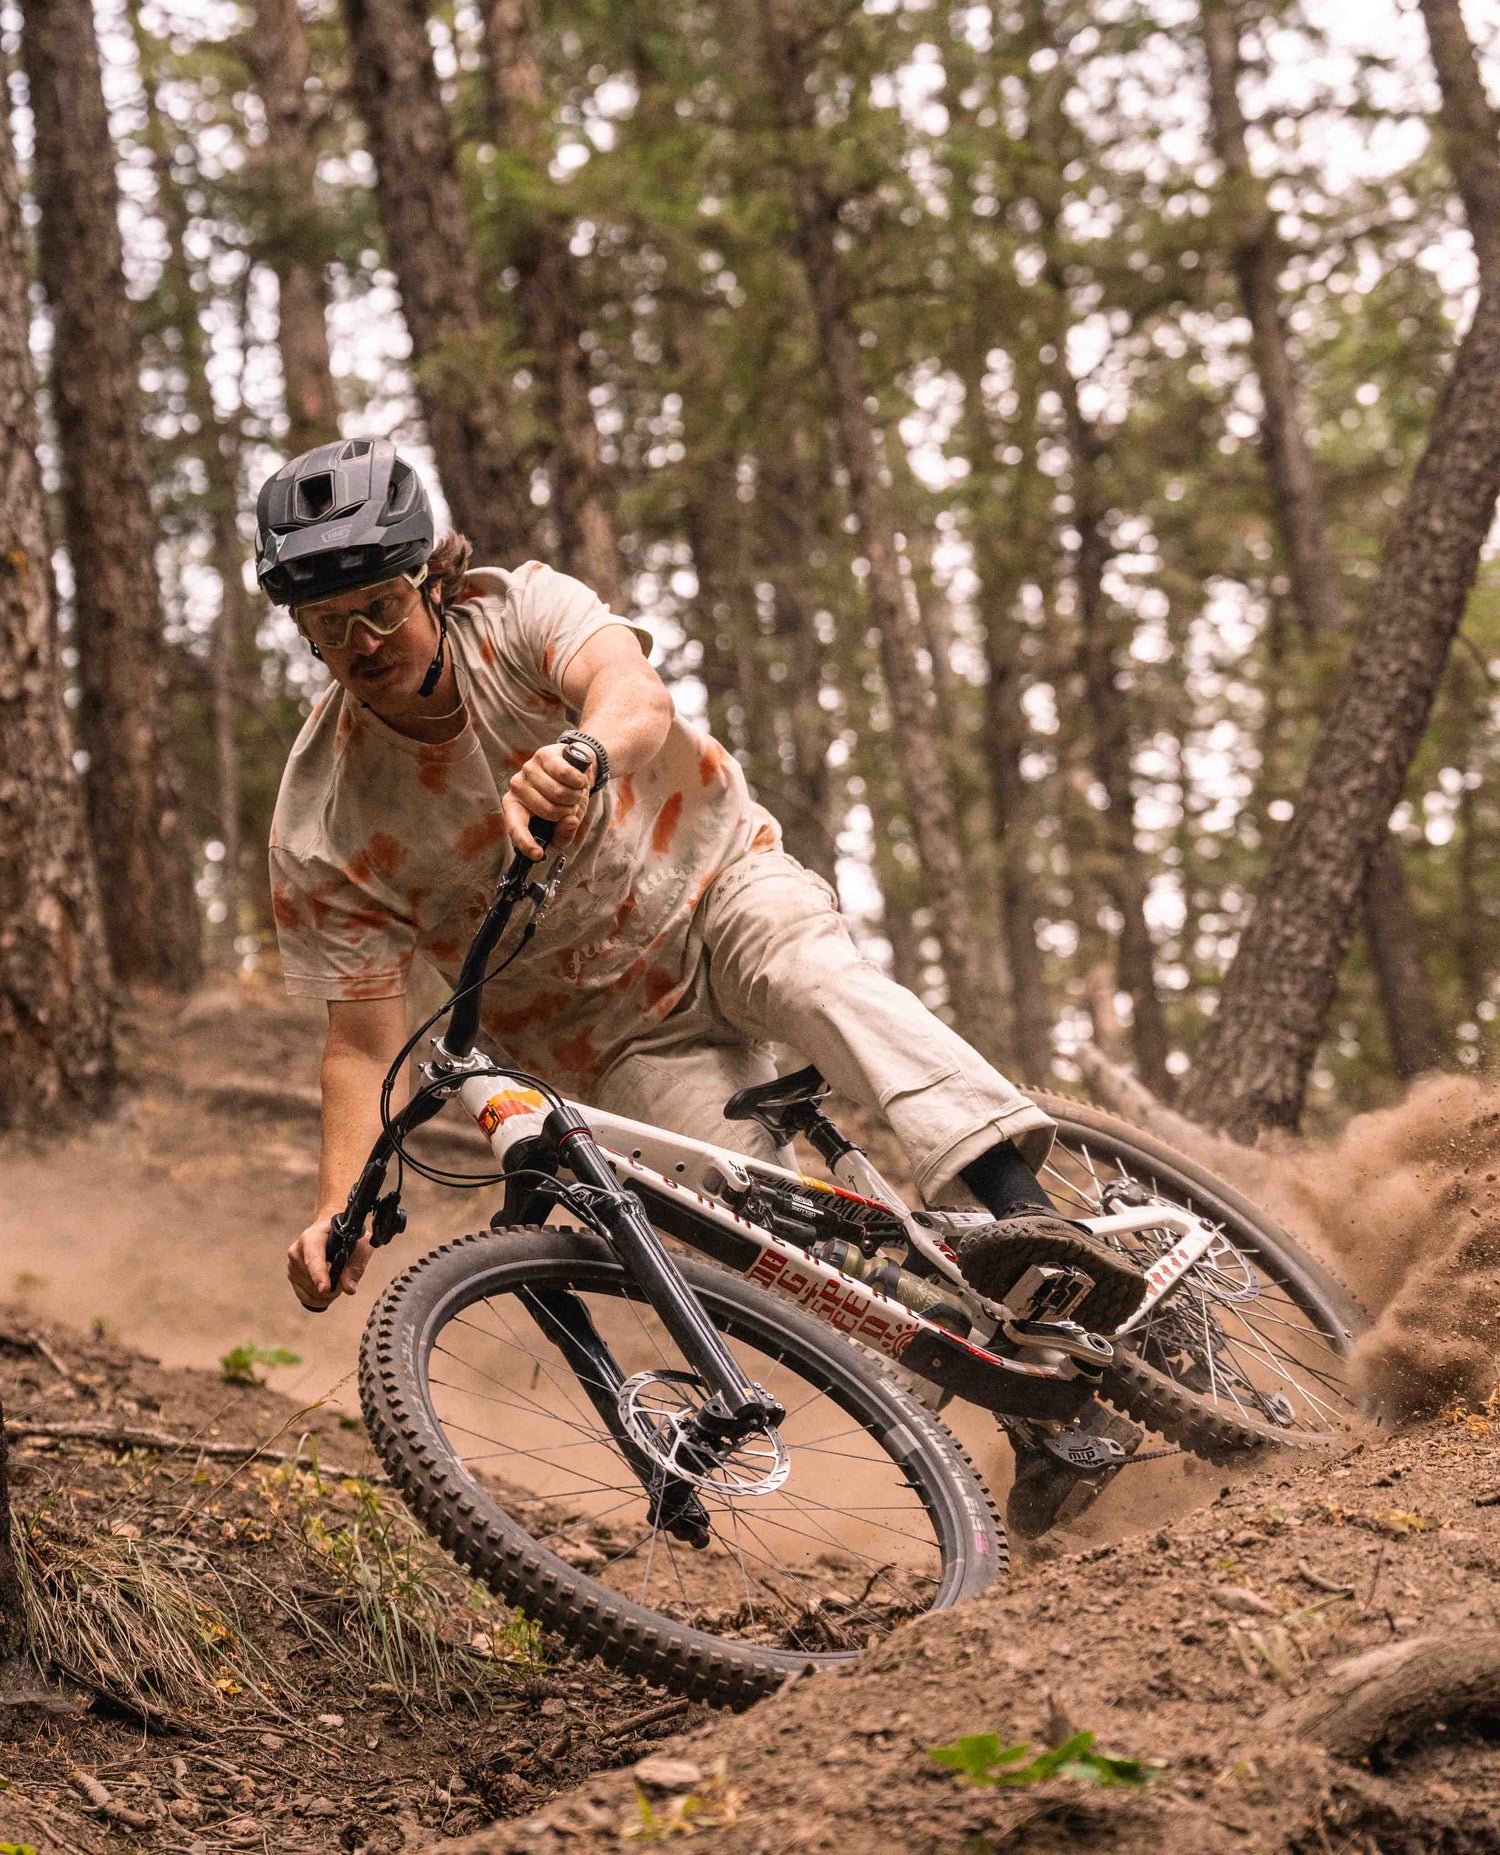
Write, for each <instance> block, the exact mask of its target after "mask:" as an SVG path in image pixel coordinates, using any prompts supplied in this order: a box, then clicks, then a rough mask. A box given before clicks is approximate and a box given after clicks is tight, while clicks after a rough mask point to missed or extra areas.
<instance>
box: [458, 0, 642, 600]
mask: <svg viewBox="0 0 1500 1855" xmlns="http://www.w3.org/2000/svg"><path fill="white" fill-rule="evenodd" d="M481 16H482V18H483V21H484V31H485V48H486V52H487V54H488V57H487V62H488V67H489V75H490V93H491V100H492V105H493V111H492V113H493V118H494V129H495V141H496V145H497V147H499V148H500V149H501V150H502V151H503V152H504V154H505V155H506V156H507V157H508V158H509V160H510V162H511V163H513V164H514V165H516V166H518V167H520V168H521V169H522V170H523V171H524V172H526V174H527V178H528V181H529V183H530V185H531V187H532V188H533V189H535V191H534V192H532V193H531V194H530V195H529V196H528V197H526V198H523V199H519V200H517V199H510V198H506V199H505V200H503V202H502V211H503V212H504V214H505V215H506V219H507V225H506V227H505V231H506V244H507V247H508V250H509V255H510V260H511V262H512V263H513V264H514V266H515V268H516V272H517V276H518V282H517V286H516V300H517V307H518V310H519V313H520V317H521V323H522V330H523V333H524V335H525V339H526V345H527V347H528V348H530V350H531V352H532V354H533V355H534V356H535V359H536V367H537V373H538V380H539V384H540V386H541V392H540V395H539V404H538V413H539V417H540V420H541V423H542V425H543V427H544V441H545V442H546V443H547V444H548V445H549V447H550V475H551V480H552V507H553V511H554V513H555V515H556V518H557V535H558V545H559V548H560V551H561V554H562V565H563V567H564V568H565V569H566V570H567V572H569V573H572V574H576V575H577V577H578V578H579V579H581V580H583V581H584V582H585V583H586V584H587V585H589V586H591V587H593V589H594V591H595V592H596V593H598V595H599V597H600V598H601V599H602V600H603V601H604V602H605V604H606V605H608V606H610V607H612V608H613V609H614V610H616V611H622V610H623V609H624V605H623V601H624V598H625V577H624V572H623V570H622V567H621V564H620V550H619V547H618V545H617V543H616V540H615V528H614V518H613V517H612V515H611V514H610V508H609V498H608V494H607V485H606V483H605V478H604V471H603V467H602V466H601V464H600V461H599V428H598V426H597V425H596V424H595V422H594V408H593V406H592V404H591V403H590V400H589V357H588V354H587V353H586V351H585V349H584V346H583V339H582V337H583V326H582V322H581V320H580V317H579V304H580V301H581V297H582V290H581V287H580V280H579V276H578V267H577V265H576V264H575V262H574V260H573V254H572V252H571V251H570V249H569V238H570V227H569V224H568V221H567V220H566V219H565V218H563V217H562V216H560V215H558V214H556V213H554V212H552V211H550V210H549V209H548V207H547V205H546V204H545V203H544V202H539V201H538V200H537V198H536V193H537V192H541V191H542V190H544V189H545V188H546V187H547V185H548V176H547V170H548V166H549V163H550V161H551V158H552V149H551V146H550V142H551V138H550V136H549V135H548V133H547V129H546V120H547V93H546V88H545V84H544V81H543V75H542V66H541V60H540V57H539V56H538V52H537V41H536V25H535V22H534V20H533V18H532V13H531V4H530V0H487V4H486V5H485V6H484V8H483V11H482V15H481Z"/></svg>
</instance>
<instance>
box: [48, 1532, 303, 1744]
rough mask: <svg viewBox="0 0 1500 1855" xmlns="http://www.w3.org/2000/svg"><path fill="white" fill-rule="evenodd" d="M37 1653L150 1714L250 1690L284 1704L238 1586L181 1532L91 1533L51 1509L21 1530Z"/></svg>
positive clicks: (262, 1700) (260, 1698)
mask: <svg viewBox="0 0 1500 1855" xmlns="http://www.w3.org/2000/svg"><path fill="white" fill-rule="evenodd" d="M14 1534H15V1542H16V1549H17V1558H18V1560H19V1564H20V1570H21V1581H22V1589H23V1591H24V1592H25V1597H26V1620H27V1625H28V1628H29V1630H30V1634H31V1645H32V1652H33V1654H34V1656H35V1657H36V1660H37V1662H38V1663H39V1665H40V1666H42V1667H43V1668H46V1667H48V1666H49V1665H50V1666H53V1667H55V1668H57V1669H59V1670H61V1671H62V1672H63V1673H65V1674H68V1675H71V1676H72V1677H73V1678H74V1679H75V1680H77V1681H80V1682H82V1683H83V1684H84V1685H85V1686H87V1687H90V1688H94V1689H97V1690H99V1691H101V1692H103V1693H105V1694H107V1695H110V1696H112V1697H113V1698H114V1699H116V1700H118V1701H120V1702H122V1703H124V1704H126V1705H134V1706H138V1707H140V1708H142V1709H144V1710H146V1711H150V1710H152V1709H162V1710H168V1711H171V1710H186V1709H188V1708H191V1707H193V1706H195V1705H202V1704H203V1703H204V1702H205V1701H212V1702H216V1703H222V1702H224V1701H225V1700H226V1699H227V1698H229V1697H231V1696H234V1695H239V1694H248V1695H250V1696H252V1697H253V1699H254V1700H256V1701H258V1702H259V1703H260V1704H261V1705H262V1706H265V1707H268V1708H274V1707H275V1701H274V1699H273V1694H274V1693H275V1691H276V1689H277V1686H278V1683H277V1681H276V1677H275V1673H274V1670H273V1668H272V1665H271V1663H270V1662H269V1661H268V1659H267V1658H266V1657H265V1656H264V1655H263V1654H262V1653H261V1651H260V1650H258V1649H257V1648H256V1647H255V1645H254V1643H253V1642H252V1641H251V1640H250V1638H249V1637H248V1636H247V1634H246V1633H245V1629H244V1626H243V1624H242V1623H241V1620H240V1617H239V1614H238V1608H237V1606H236V1604H235V1602H234V1594H233V1592H232V1591H231V1590H230V1588H229V1586H228V1585H227V1584H226V1583H225V1581H224V1579H223V1578H222V1577H221V1576H220V1575H219V1573H218V1572H217V1571H216V1570H215V1569H214V1567H213V1566H212V1565H210V1564H209V1562H208V1560H207V1559H205V1558H204V1557H203V1555H202V1554H201V1553H199V1552H197V1551H196V1550H195V1549H194V1548H193V1547H192V1546H191V1545H189V1544H187V1543H186V1542H183V1541H180V1540H174V1539H132V1538H128V1537H120V1536H117V1535H115V1534H112V1533H106V1532H100V1533H97V1534H93V1535H91V1536H87V1537H83V1536H80V1535H78V1534H76V1533H74V1532H72V1531H71V1530H64V1529H63V1528H60V1527H54V1526H52V1525H49V1523H48V1520H47V1517H46V1516H45V1514H43V1515H38V1516H36V1517H34V1518H33V1519H31V1520H30V1521H28V1522H26V1523H25V1524H18V1525H17V1526H16V1527H15V1529H14Z"/></svg>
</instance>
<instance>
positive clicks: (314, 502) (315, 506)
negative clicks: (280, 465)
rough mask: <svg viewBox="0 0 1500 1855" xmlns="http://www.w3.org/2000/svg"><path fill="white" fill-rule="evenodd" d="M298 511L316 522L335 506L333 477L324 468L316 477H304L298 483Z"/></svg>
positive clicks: (306, 518) (305, 517)
mask: <svg viewBox="0 0 1500 1855" xmlns="http://www.w3.org/2000/svg"><path fill="white" fill-rule="evenodd" d="M297 503H298V509H297V513H298V514H299V515H301V516H302V517H303V518H304V519H305V520H307V521H312V522H315V521H317V519H318V517H319V516H322V515H327V513H328V511H329V510H330V509H331V508H332V507H333V477H332V475H331V474H330V473H329V472H328V471H326V470H324V471H321V472H320V473H319V474H318V475H317V476H315V477H304V478H303V479H302V481H301V482H300V483H299V484H298V485H297Z"/></svg>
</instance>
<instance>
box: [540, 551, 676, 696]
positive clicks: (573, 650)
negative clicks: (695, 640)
mask: <svg viewBox="0 0 1500 1855" xmlns="http://www.w3.org/2000/svg"><path fill="white" fill-rule="evenodd" d="M512 584H513V587H514V591H515V597H514V599H513V600H512V602H511V614H512V616H511V620H510V622H511V623H512V625H513V626H514V628H515V637H514V642H515V644H516V645H517V646H518V647H519V648H518V655H519V656H520V657H521V658H522V660H523V661H524V662H525V663H526V665H527V667H528V668H530V669H531V670H532V671H533V673H534V674H535V675H537V676H538V677H539V679H540V684H541V687H542V688H543V689H545V690H546V691H547V692H548V693H549V694H552V695H561V694H562V675H563V672H564V670H566V669H567V667H568V664H569V662H570V661H571V660H572V658H573V657H574V656H575V655H576V654H577V652H578V650H579V649H580V647H581V646H583V645H584V644H586V643H587V642H588V641H589V639H590V638H591V637H593V636H594V634H595V633H596V632H600V631H604V630H606V629H607V628H608V627H609V626H610V625H623V626H625V627H626V629H627V630H629V631H631V632H633V633H634V634H635V636H636V639H637V640H638V641H639V643H640V646H641V649H642V651H644V652H645V653H646V654H647V655H648V656H649V655H650V651H651V633H650V632H649V631H647V630H646V628H645V626H643V625H634V624H631V622H630V620H629V619H625V618H621V617H620V615H619V614H618V613H617V612H612V611H611V610H610V608H609V607H608V606H607V605H606V604H605V603H604V601H603V600H602V599H601V598H600V597H599V595H598V594H597V593H596V592H595V591H594V590H593V589H592V587H589V586H585V585H584V583H583V581H582V580H575V579H574V578H573V577H572V576H571V575H570V574H567V573H559V572H558V571H557V569H556V568H555V567H548V566H544V565H543V564H542V563H541V562H539V561H529V562H528V563H527V564H526V565H525V566H524V567H521V568H520V569H518V571H517V572H516V574H515V576H514V579H513V582H512Z"/></svg>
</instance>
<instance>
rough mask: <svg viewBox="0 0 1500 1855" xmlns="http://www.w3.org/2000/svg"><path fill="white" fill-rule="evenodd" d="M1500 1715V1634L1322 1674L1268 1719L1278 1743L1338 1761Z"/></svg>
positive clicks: (1427, 1644) (1425, 1646)
mask: <svg viewBox="0 0 1500 1855" xmlns="http://www.w3.org/2000/svg"><path fill="white" fill-rule="evenodd" d="M1497 1708H1500V1631H1496V1630H1471V1631H1468V1632H1460V1633H1458V1634H1456V1635H1451V1636H1416V1637H1409V1638H1408V1639H1407V1640H1406V1641H1405V1642H1388V1643H1382V1644H1381V1646H1380V1647H1379V1648H1378V1649H1369V1650H1366V1652H1365V1653H1364V1654H1363V1655H1356V1656H1351V1657H1350V1658H1349V1659H1348V1660H1347V1661H1343V1662H1336V1663H1335V1664H1334V1665H1333V1667H1332V1668H1329V1669H1325V1670H1321V1671H1320V1672H1319V1673H1318V1675H1317V1677H1316V1679H1315V1682H1314V1685H1313V1687H1312V1689H1311V1690H1310V1691H1309V1692H1308V1693H1307V1694H1305V1695H1303V1696H1302V1697H1301V1698H1299V1699H1297V1700H1293V1701H1287V1702H1284V1703H1283V1704H1282V1705H1281V1706H1279V1707H1277V1708H1275V1709H1273V1711H1272V1712H1271V1713H1269V1714H1267V1716H1266V1720H1265V1725H1266V1727H1267V1729H1268V1730H1269V1731H1270V1732H1272V1733H1273V1734H1275V1735H1278V1736H1281V1737H1286V1738H1294V1739H1306V1740H1309V1741H1311V1742H1312V1743H1313V1744H1314V1745H1320V1746H1325V1747H1326V1748H1327V1749H1328V1750H1329V1751H1330V1752H1333V1753H1335V1754H1336V1755H1337V1756H1338V1757H1340V1758H1363V1757H1365V1756H1366V1755H1367V1754H1368V1753H1370V1752H1373V1751H1375V1750H1376V1749H1377V1747H1380V1746H1399V1745H1401V1744H1403V1743H1405V1742H1406V1741H1408V1740H1411V1739H1415V1738H1416V1737H1417V1736H1418V1734H1420V1733H1423V1732H1427V1731H1429V1730H1430V1729H1431V1728H1432V1727H1433V1726H1435V1725H1436V1724H1437V1723H1438V1722H1439V1721H1449V1720H1462V1719H1466V1718H1467V1719H1472V1718H1473V1717H1474V1716H1475V1715H1476V1714H1477V1715H1493V1714H1494V1712H1495V1710H1496V1709H1497Z"/></svg>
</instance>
